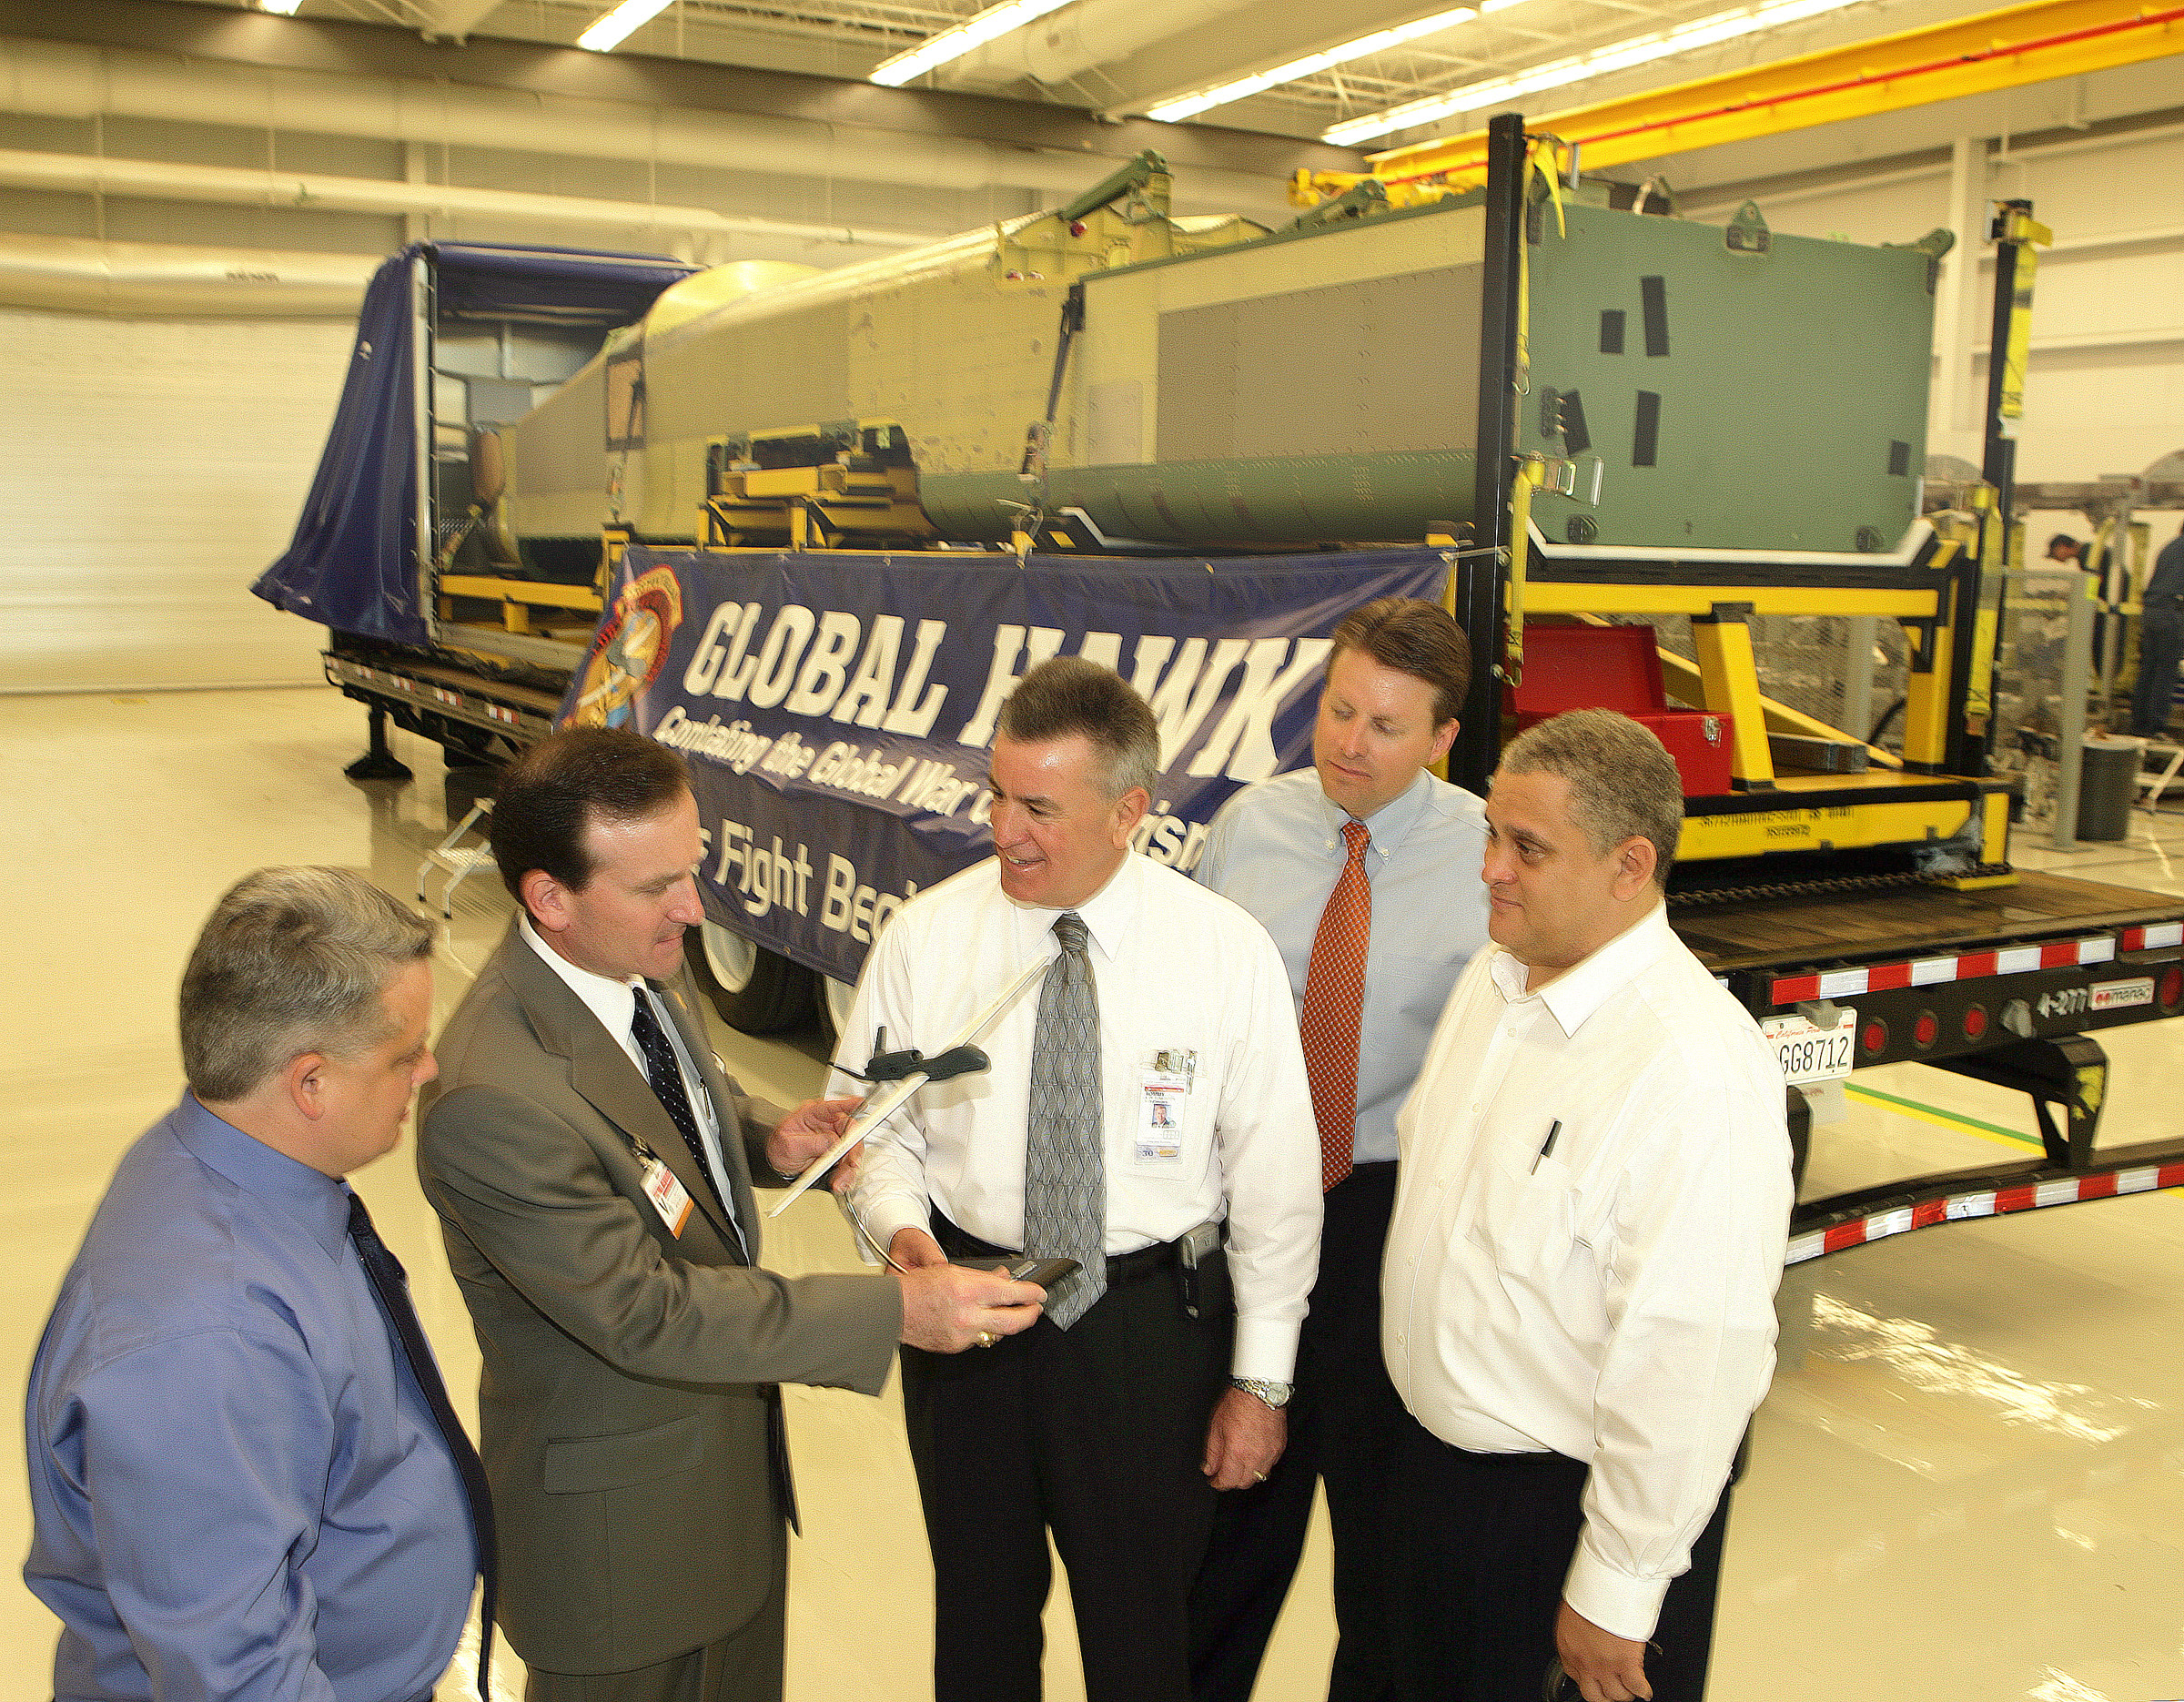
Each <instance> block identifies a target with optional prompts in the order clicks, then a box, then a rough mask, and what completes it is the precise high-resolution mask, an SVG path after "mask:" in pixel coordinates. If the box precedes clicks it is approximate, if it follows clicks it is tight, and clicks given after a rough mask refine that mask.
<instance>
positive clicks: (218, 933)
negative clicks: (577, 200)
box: [180, 868, 432, 1104]
mask: <svg viewBox="0 0 2184 1702" xmlns="http://www.w3.org/2000/svg"><path fill="white" fill-rule="evenodd" d="M431 951H432V925H431V924H430V922H428V921H426V920H425V919H424V918H423V917H420V916H419V915H418V914H417V913H416V912H415V911H413V910H411V909H410V908H409V907H407V906H406V905H403V904H400V903H399V902H397V901H396V900H395V899H393V898H390V897H388V896H387V895H386V894H385V893H383V892H381V891H380V890H379V888H378V887H377V886H373V885H372V884H371V883H370V882H369V881H368V880H366V879H365V878H364V877H363V876H360V875H357V874H353V873H351V872H350V871H349V870H348V869H339V868H262V869H259V870H258V872H257V873H256V874H254V875H246V876H243V878H242V879H241V880H239V881H238V882H236V884H235V885H234V886H231V887H229V888H228V890H227V896H226V897H223V898H222V899H221V900H220V901H219V903H218V904H217V905H215V906H214V907H213V911H212V915H211V916H210V917H207V919H206V923H205V927H204V930H203V931H202V932H201V933H199V934H198V936H197V945H196V947H194V948H192V950H191V952H190V954H189V963H188V966H187V968H185V969H184V970H183V971H182V993H181V999H180V1017H181V1030H182V1070H183V1074H184V1075H185V1076H186V1077H187V1079H188V1081H189V1087H190V1091H191V1092H193V1093H195V1094H196V1095H197V1098H198V1099H200V1100H202V1101H204V1102H206V1103H207V1104H222V1103H226V1102H228V1101H231V1100H235V1099H243V1098H245V1097H247V1096H248V1095H249V1094H250V1093H252V1092H254V1091H256V1089H258V1087H259V1086H260V1085H261V1084H262V1083H263V1082H264V1081H265V1080H266V1079H267V1078H268V1077H269V1076H271V1075H272V1074H273V1073H274V1072H275V1071H276V1070H278V1069H281V1068H282V1067H283V1066H285V1065H286V1064H287V1063H288V1061H289V1059H294V1058H297V1057H299V1056H300V1055H301V1054H303V1053H305V1052H326V1053H329V1054H332V1055H334V1056H337V1057H339V1056H349V1055H353V1054H354V1053H357V1052H359V1051H362V1050H364V1049H367V1048H369V1047H372V1046H376V1045H378V1044H379V1042H380V1041H382V1040H384V1039H386V1038H388V1036H389V1034H390V1033H392V1032H393V1029H392V1028H391V1027H390V1025H389V1020H388V1016H387V1009H386V1006H385V1005H384V1003H383V1002H382V1001H381V997H380V996H381V995H382V994H383V993H384V992H385V991H386V989H387V987H388V984H389V982H391V981H392V980H393V979H394V978H395V977H396V976H397V975H398V974H399V973H400V972H401V970H402V969H403V968H406V967H408V966H409V965H410V964H413V963H421V962H422V961H424V960H425V959H426V958H427V957H430V955H431Z"/></svg>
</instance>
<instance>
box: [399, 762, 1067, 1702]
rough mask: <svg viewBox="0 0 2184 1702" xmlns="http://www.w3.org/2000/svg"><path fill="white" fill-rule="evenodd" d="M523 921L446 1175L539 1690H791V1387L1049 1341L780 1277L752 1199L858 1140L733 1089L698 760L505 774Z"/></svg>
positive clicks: (562, 766)
mask: <svg viewBox="0 0 2184 1702" xmlns="http://www.w3.org/2000/svg"><path fill="white" fill-rule="evenodd" d="M492 849H493V857H494V861H495V862H496V863H497V864H498V865H499V866H500V869H501V879H502V880H503V881H504V882H505V883H506V884H507V886H508V889H509V891H510V892H511V894H513V895H514V897H515V898H516V901H517V904H518V906H519V909H518V912H517V917H516V920H515V922H514V924H513V925H512V926H511V927H510V929H509V931H508V935H507V937H506V938H505V939H503V940H502V942H501V947H500V949H499V950H498V951H497V952H496V953H495V954H494V955H493V957H492V958H491V959H490V961H489V962H488V963H487V964H486V966H485V968H484V969H483V970H482V971H480V974H479V977H478V978H477V980H476V981H475V982H474V983H473V984H472V986H471V988H470V992H469V993H468V994H467V995H466V996H465V997H464V998H463V1001H462V1003H461V1005H460V1006H459V1007H458V1008H457V1009H456V1011H455V1014H454V1016H453V1017H451V1018H449V1021H448V1026H447V1028H446V1029H445V1031H444V1032H443V1033H442V1035H441V1037H440V1062H441V1065H442V1067H443V1070H444V1073H443V1074H442V1076H441V1078H440V1086H439V1088H438V1089H437V1090H436V1091H435V1093H434V1094H433V1095H431V1096H430V1099H428V1101H427V1103H426V1107H425V1114H424V1123H423V1128H422V1130H421V1132H420V1136H419V1140H418V1169H419V1171H420V1174H421V1175H422V1177H423V1179H424V1184H425V1192H426V1195H427V1197H428V1198H430V1200H431V1201H432V1203H433V1205H434V1206H435V1207H436V1208H437V1209H438V1210H439V1211H440V1220H441V1227H442V1230H443V1232H444V1234H445V1238H446V1241H447V1250H448V1261H449V1263H450V1265H452V1266H453V1268H454V1271H455V1276H456V1280H457V1281H458V1282H460V1284H461V1286H462V1293H463V1299H464V1300H465V1301H466V1302H468V1303H469V1305H470V1317H471V1321H472V1322H474V1323H475V1325H476V1326H477V1331H478V1345H479V1348H480V1352H482V1354H483V1356H484V1373H483V1382H482V1384H481V1386H480V1396H479V1420H480V1430H481V1433H482V1440H483V1452H484V1455H485V1467H486V1471H487V1473H488V1474H489V1475H490V1479H491V1483H492V1486H493V1493H494V1496H495V1499H496V1504H497V1506H498V1507H499V1510H500V1514H501V1566H502V1569H503V1574H504V1588H503V1591H502V1598H501V1599H502V1614H501V1618H502V1623H503V1625H504V1626H505V1628H506V1630H507V1632H508V1638H509V1641H510V1642H511V1644H513V1645H514V1646H515V1649H516V1652H517V1653H518V1654H519V1655H521V1656H522V1657H523V1659H524V1662H525V1663H526V1665H527V1666H528V1667H530V1669H531V1677H530V1689H529V1691H528V1695H529V1697H531V1702H606V1699H607V1698H612V1702H647V1699H648V1698H658V1699H659V1702H671V1699H672V1702H729V1699H733V1702H775V1699H776V1698H778V1697H780V1695H781V1692H782V1676H783V1656H784V1648H783V1624H784V1620H783V1607H784V1595H785V1590H786V1582H787V1550H786V1541H787V1539H786V1534H785V1529H784V1526H786V1525H793V1524H794V1521H795V1494H794V1487H793V1485H792V1483H791V1480H790V1476H789V1463H788V1452H787V1439H786V1436H785V1434H784V1429H783V1425H782V1413H781V1393H780V1389H779V1387H778V1385H779V1384H780V1383H815V1384H820V1385H823V1386H830V1387H832V1386H841V1387H848V1388H854V1389H858V1390H861V1391H863V1392H864V1393H867V1394H876V1393H879V1390H880V1388H881V1385H882V1384H883V1383H885V1381H886V1377H887V1369H888V1365H889V1363H890V1362H891V1359H892V1355H893V1351H894V1349H895V1344H896V1342H898V1341H901V1342H915V1343H916V1344H917V1345H918V1346H920V1347H921V1348H925V1349H927V1350H929V1351H932V1352H954V1351H955V1350H958V1349H961V1348H964V1347H966V1346H968V1345H969V1344H970V1342H972V1341H974V1340H975V1339H977V1338H979V1337H980V1336H981V1335H983V1336H986V1338H988V1339H991V1338H992V1337H994V1336H996V1335H999V1334H1003V1333H1006V1332H1010V1331H1015V1330H1021V1329H1023V1328H1024V1327H1025V1326H1026V1325H1027V1324H1028V1323H1029V1322H1031V1320H1032V1319H1033V1318H1034V1317H1036V1315H1037V1311H1038V1308H1037V1302H1038V1299H1039V1291H1038V1290H1037V1289H1036V1288H1034V1287H1033V1286H1032V1285H1031V1284H1029V1283H1025V1282H1008V1281H1006V1280H1005V1279H1003V1278H1001V1277H998V1276H996V1275H993V1274H991V1273H989V1272H986V1271H959V1270H943V1271H914V1272H912V1273H910V1274H909V1275H906V1276H903V1277H899V1278H898V1277H895V1276H880V1277H875V1276H868V1275H864V1274H862V1273H849V1274H840V1275H832V1274H825V1275H817V1276H806V1277H800V1278H796V1279H794V1280H792V1279H790V1278H787V1277H783V1276H778V1275H776V1274H774V1273H773V1271H767V1270H765V1269H763V1267H761V1265H760V1264H759V1262H758V1260H759V1251H760V1250H759V1220H758V1212H757V1211H756V1210H755V1208H754V1206H753V1201H752V1195H751V1183H752V1178H753V1175H754V1174H755V1175H756V1176H758V1177H759V1178H761V1179H763V1180H767V1181H775V1180H783V1179H784V1176H785V1173H787V1172H792V1171H794V1170H800V1169H801V1168H803V1166H804V1165H805V1164H807V1163H809V1162H811V1161H812V1160H814V1159H815V1158H817V1157H818V1156H819V1155H820V1154H821V1153H822V1152H824V1150H826V1149H827V1147H828V1146H830V1145H831V1144H832V1143H833V1140H834V1136H835V1134H836V1133H837V1131H838V1130H839V1129H840V1127H841V1125H842V1123H843V1121H844V1117H845V1115H846V1112H847V1110H848V1103H847V1101H843V1100H835V1101H832V1102H829V1101H824V1100H819V1099H811V1100H806V1101H805V1102H804V1104H802V1105H800V1106H798V1107H797V1108H796V1109H794V1110H793V1111H789V1112H785V1113H784V1111H782V1110H780V1109H778V1108H776V1107H773V1106H771V1105H768V1104H766V1103H765V1102H763V1100H759V1099H750V1098H746V1097H745V1096H744V1094H743V1092H742V1090H741V1089H739V1088H737V1086H736V1085H735V1083H734V1082H733V1081H732V1080H730V1079H728V1078H727V1077H726V1076H725V1075H724V1074H723V1073H722V1070H721V1067H720V1064H719V1061H718V1060H717V1059H715V1058H714V1057H713V1049H712V1047H711V1046H709V1045H708V1044H707V1043H706V1038H705V1030H704V1027H703V1023H702V1022H701V1020H700V1018H699V1017H698V1015H697V1007H696V1003H695V999H696V994H695V991H694V989H693V987H692V984H691V980H690V971H689V968H688V966H687V965H685V964H684V962H683V960H682V935H683V931H684V930H685V929H686V928H688V927H692V926H693V925H694V924H695V923H697V922H698V921H699V920H700V919H701V918H702V917H703V910H702V909H701V907H700V905H699V901H698V896H697V889H696V886H694V884H693V876H692V870H693V868H695V867H696V866H697V864H698V860H699V857H700V855H701V851H702V842H701V840H700V838H699V835H698V807H697V804H696V801H695V800H694V799H693V797H692V795H691V792H690V785H689V781H688V778H687V776H686V775H685V773H684V770H683V767H682V758H681V757H679V756H678V755H675V753H674V752H672V751H671V750H669V749H667V748H666V747H665V746H663V745H657V744H655V743H654V742H653V741H652V740H651V739H648V738H644V737H642V736H641V735H640V734H636V733H634V732H632V731H629V730H627V729H624V728H610V727H582V728H574V729H571V730H568V731H564V732H561V733H558V734H554V735H553V736H552V737H551V738H548V739H545V740H542V741H541V742H540V743H539V744H537V745H533V746H532V747H531V749H530V750H529V751H527V752H525V753H524V754H523V755H522V756H521V757H520V758H519V759H518V760H517V761H516V762H515V763H513V764H511V765H510V767H509V768H508V770H507V772H506V773H505V774H504V775H502V776H501V785H500V792H499V796H498V800H497V802H496V803H495V805H494V808H493V815H492Z"/></svg>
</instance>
